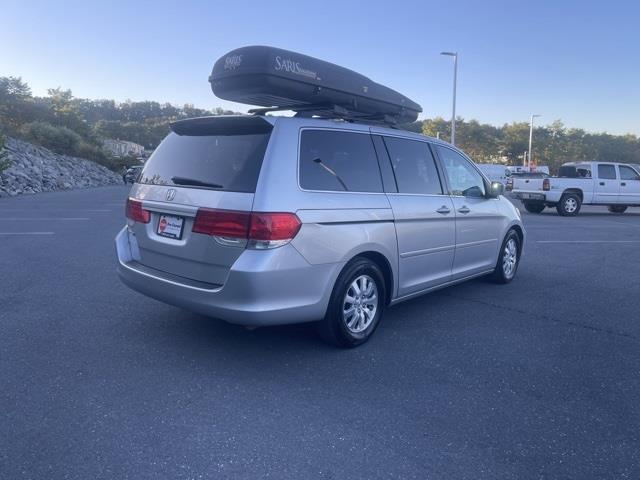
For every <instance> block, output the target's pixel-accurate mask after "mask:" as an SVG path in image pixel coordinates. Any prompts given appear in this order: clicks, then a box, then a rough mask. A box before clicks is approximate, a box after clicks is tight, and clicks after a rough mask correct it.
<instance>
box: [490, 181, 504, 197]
mask: <svg viewBox="0 0 640 480" xmlns="http://www.w3.org/2000/svg"><path fill="white" fill-rule="evenodd" d="M503 194H504V185H503V184H502V183H500V182H491V185H489V192H488V195H487V196H488V197H489V198H498V197H499V196H500V195H503Z"/></svg>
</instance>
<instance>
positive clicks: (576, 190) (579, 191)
mask: <svg viewBox="0 0 640 480" xmlns="http://www.w3.org/2000/svg"><path fill="white" fill-rule="evenodd" d="M567 193H573V194H575V195H578V197H579V198H580V203H583V202H584V192H583V191H582V189H580V188H567V189H565V190H564V191H563V192H562V195H565V194H567Z"/></svg>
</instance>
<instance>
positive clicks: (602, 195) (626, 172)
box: [512, 162, 640, 216]
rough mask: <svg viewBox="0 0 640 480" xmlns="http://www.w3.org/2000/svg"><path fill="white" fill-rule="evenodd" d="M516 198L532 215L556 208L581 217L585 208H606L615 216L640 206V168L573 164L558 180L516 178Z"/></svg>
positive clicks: (560, 174) (606, 163) (568, 166)
mask: <svg viewBox="0 0 640 480" xmlns="http://www.w3.org/2000/svg"><path fill="white" fill-rule="evenodd" d="M512 196H513V197H515V198H517V199H519V200H522V203H523V204H524V208H525V209H526V210H527V211H528V212H530V213H540V212H542V211H543V210H544V209H545V207H556V209H557V211H558V213H559V214H560V215H563V216H572V215H577V214H578V212H579V211H580V207H581V206H582V205H583V204H584V205H605V206H607V207H608V208H609V211H610V212H612V213H624V211H625V210H626V209H627V207H632V206H634V207H638V206H640V169H639V168H638V167H636V166H632V165H629V164H625V163H613V162H569V163H565V164H564V165H562V167H560V173H559V175H558V176H557V177H549V178H544V179H543V178H514V179H513V187H512Z"/></svg>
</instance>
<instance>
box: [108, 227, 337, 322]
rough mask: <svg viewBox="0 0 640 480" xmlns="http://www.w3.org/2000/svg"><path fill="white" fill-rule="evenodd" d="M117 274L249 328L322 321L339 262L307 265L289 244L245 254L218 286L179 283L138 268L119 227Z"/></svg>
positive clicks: (141, 288)
mask: <svg viewBox="0 0 640 480" xmlns="http://www.w3.org/2000/svg"><path fill="white" fill-rule="evenodd" d="M115 243H116V252H117V256H118V275H119V276H120V279H121V280H122V282H123V283H125V284H126V285H127V286H129V287H130V288H132V289H133V290H136V291H138V292H140V293H142V294H144V295H147V296H149V297H152V298H155V299H156V300H160V301H162V302H165V303H168V304H171V305H175V306H178V307H182V308H185V309H187V310H191V311H193V312H197V313H200V314H202V315H207V316H212V317H216V318H220V319H222V320H225V321H227V322H230V323H236V324H240V325H250V326H266V325H280V324H288V323H301V322H310V321H315V320H320V319H322V318H323V317H324V315H325V312H326V310H327V305H328V303H329V297H330V296H331V290H332V288H333V285H334V283H335V280H336V278H337V276H338V274H339V273H340V270H341V269H342V267H343V266H344V264H341V263H333V264H321V265H311V264H309V263H308V262H307V261H306V260H305V259H304V258H303V257H302V255H300V254H299V253H298V251H297V250H296V249H295V248H294V247H293V246H291V245H285V246H283V247H280V248H276V249H273V250H245V251H244V252H243V253H242V255H240V257H239V258H238V260H237V261H236V262H235V263H234V265H233V266H232V267H231V270H230V271H229V275H228V277H227V279H226V281H225V283H224V285H221V286H213V285H211V286H206V285H198V284H197V282H190V281H188V280H185V281H184V282H181V281H180V280H179V279H177V278H176V277H175V276H173V275H170V274H163V272H157V273H154V272H153V271H150V270H149V269H144V268H140V267H139V264H137V262H136V260H139V258H140V257H139V253H138V251H137V241H136V239H135V236H134V235H133V234H132V233H131V232H130V231H129V230H128V229H127V228H126V227H125V228H124V229H122V230H121V231H120V233H119V234H118V235H117V237H116V240H115Z"/></svg>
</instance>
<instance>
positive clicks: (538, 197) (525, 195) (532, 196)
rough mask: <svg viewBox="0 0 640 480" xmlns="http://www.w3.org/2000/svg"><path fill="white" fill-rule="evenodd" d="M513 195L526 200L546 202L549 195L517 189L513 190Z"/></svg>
mask: <svg viewBox="0 0 640 480" xmlns="http://www.w3.org/2000/svg"><path fill="white" fill-rule="evenodd" d="M511 196H512V197H513V198H517V199H518V200H526V201H530V202H544V201H546V200H547V195H546V194H544V193H540V192H523V191H518V190H516V191H512V192H511Z"/></svg>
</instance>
